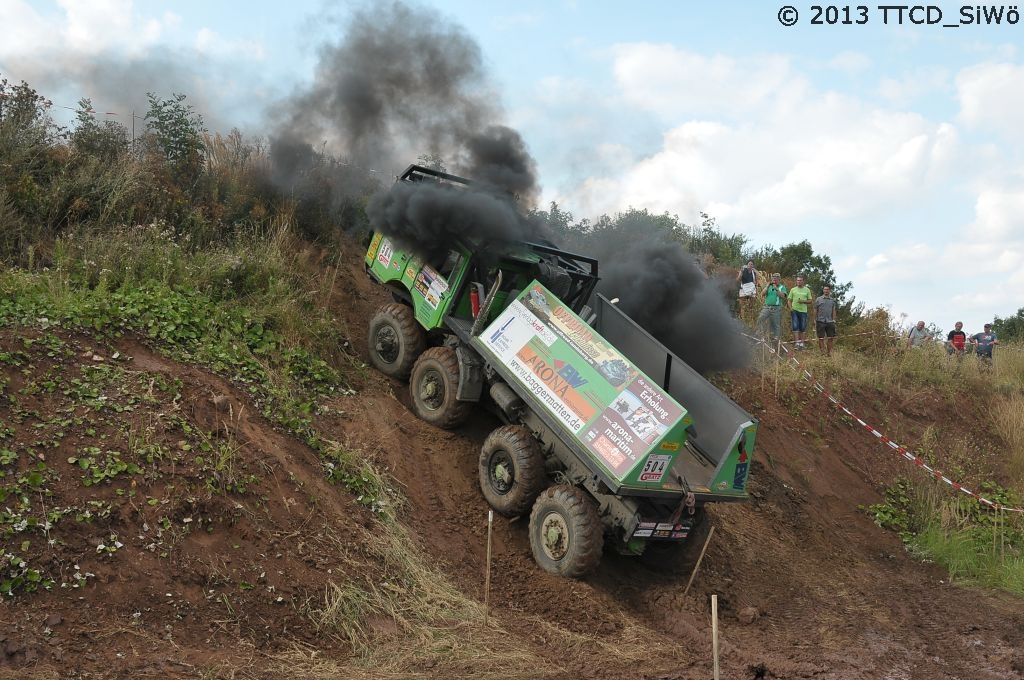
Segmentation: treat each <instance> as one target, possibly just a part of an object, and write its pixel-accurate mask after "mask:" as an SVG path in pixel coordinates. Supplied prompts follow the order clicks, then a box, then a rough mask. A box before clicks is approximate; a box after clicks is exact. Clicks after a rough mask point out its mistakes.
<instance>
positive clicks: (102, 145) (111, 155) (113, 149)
mask: <svg viewBox="0 0 1024 680" xmlns="http://www.w3.org/2000/svg"><path fill="white" fill-rule="evenodd" d="M75 119H76V121H77V124H76V125H75V129H74V131H73V132H72V133H71V145H72V146H73V147H74V149H75V150H76V151H78V152H79V153H81V154H85V155H87V156H94V157H96V158H98V159H100V160H102V161H106V162H110V161H113V160H115V159H117V158H119V157H120V156H121V155H122V154H124V153H126V152H127V151H128V144H129V143H128V130H127V129H125V127H124V125H121V124H120V123H117V122H114V121H111V120H106V121H103V124H102V125H100V124H99V123H98V122H97V121H96V112H95V111H94V110H93V108H92V100H91V99H84V98H83V99H80V100H78V110H77V111H76V112H75Z"/></svg>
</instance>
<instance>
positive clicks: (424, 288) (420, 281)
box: [381, 245, 448, 309]
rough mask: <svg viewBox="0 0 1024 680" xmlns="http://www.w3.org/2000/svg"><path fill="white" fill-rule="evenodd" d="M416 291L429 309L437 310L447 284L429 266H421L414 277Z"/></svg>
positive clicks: (382, 248)
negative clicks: (417, 274)
mask: <svg viewBox="0 0 1024 680" xmlns="http://www.w3.org/2000/svg"><path fill="white" fill-rule="evenodd" d="M381 250H382V251H383V250H384V246H383V245H381ZM389 257H390V256H389ZM416 290H417V291H419V293H420V295H422V296H423V299H424V300H426V301H427V304H428V305H430V306H431V308H433V309H437V305H438V304H439V303H440V301H441V298H442V297H444V294H445V292H446V291H447V290H448V282H447V281H445V280H444V277H443V276H441V275H440V274H438V273H437V272H436V271H434V270H433V269H432V268H431V267H430V266H428V265H423V269H421V270H420V273H419V276H417V277H416Z"/></svg>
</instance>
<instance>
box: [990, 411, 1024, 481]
mask: <svg viewBox="0 0 1024 680" xmlns="http://www.w3.org/2000/svg"><path fill="white" fill-rule="evenodd" d="M992 420H993V422H994V423H995V426H996V431H997V432H998V433H999V436H1001V437H1002V438H1003V441H1005V442H1006V454H1007V456H1006V458H1007V461H1008V462H1007V465H1008V468H1009V473H1010V476H1011V478H1012V479H1013V482H1014V484H1015V486H1016V487H1017V488H1018V489H1021V488H1024V395H1021V394H1011V395H1009V396H1006V397H997V398H996V399H995V401H994V403H993V407H992Z"/></svg>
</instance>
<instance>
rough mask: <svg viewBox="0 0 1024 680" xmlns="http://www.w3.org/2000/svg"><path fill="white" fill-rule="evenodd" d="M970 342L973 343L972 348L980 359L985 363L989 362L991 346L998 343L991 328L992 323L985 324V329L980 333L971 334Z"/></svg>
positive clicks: (990, 361) (990, 360) (990, 359)
mask: <svg viewBox="0 0 1024 680" xmlns="http://www.w3.org/2000/svg"><path fill="white" fill-rule="evenodd" d="M971 344H972V345H974V350H975V351H976V352H977V353H978V356H979V357H981V360H982V361H984V362H985V363H986V364H991V363H992V346H993V345H998V344H999V339H998V338H997V337H996V334H995V332H994V331H993V330H992V324H990V323H987V324H985V330H983V331H982V332H981V333H975V334H974V335H972V336H971Z"/></svg>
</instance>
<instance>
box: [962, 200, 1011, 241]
mask: <svg viewBox="0 0 1024 680" xmlns="http://www.w3.org/2000/svg"><path fill="white" fill-rule="evenodd" d="M974 213H975V218H974V221H973V222H972V223H971V225H970V228H969V229H970V235H971V237H972V240H973V241H974V242H976V243H982V244H986V243H990V244H1005V243H1006V242H1007V241H1010V240H1020V239H1024V189H1019V190H1015V191H1000V190H994V189H986V190H982V191H981V192H980V193H979V194H978V198H977V201H976V202H975V205H974Z"/></svg>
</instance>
